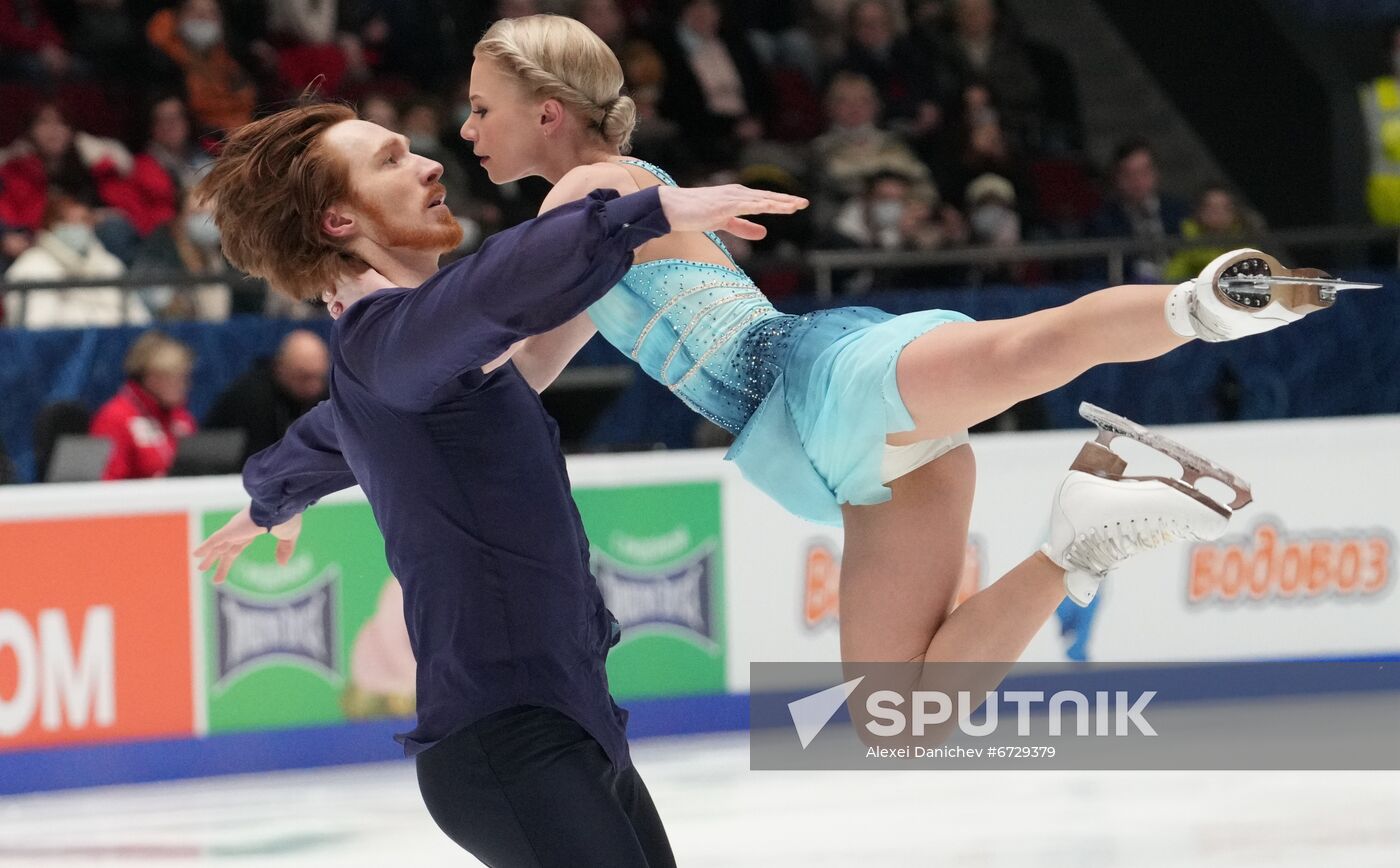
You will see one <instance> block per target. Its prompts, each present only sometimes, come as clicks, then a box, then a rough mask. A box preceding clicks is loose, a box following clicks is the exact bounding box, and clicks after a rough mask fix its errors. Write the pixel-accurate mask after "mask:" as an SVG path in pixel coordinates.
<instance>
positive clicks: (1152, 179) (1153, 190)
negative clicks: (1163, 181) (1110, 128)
mask: <svg viewBox="0 0 1400 868" xmlns="http://www.w3.org/2000/svg"><path fill="white" fill-rule="evenodd" d="M1115 182H1116V186H1117V187H1118V194H1119V195H1120V196H1122V197H1123V200H1124V201H1125V202H1128V203H1129V204H1132V205H1140V204H1142V203H1143V202H1146V201H1147V200H1148V199H1150V198H1152V197H1153V196H1155V195H1157V165H1156V163H1154V162H1153V160H1152V154H1150V153H1149V152H1147V151H1145V150H1140V151H1134V152H1133V153H1131V154H1129V155H1128V156H1126V157H1124V158H1123V162H1121V163H1119V164H1118V173H1117V176H1116V178H1115Z"/></svg>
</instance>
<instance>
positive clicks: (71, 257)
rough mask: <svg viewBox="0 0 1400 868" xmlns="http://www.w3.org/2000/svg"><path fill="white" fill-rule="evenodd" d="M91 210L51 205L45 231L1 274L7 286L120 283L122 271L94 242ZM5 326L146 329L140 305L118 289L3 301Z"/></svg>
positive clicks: (59, 201)
mask: <svg viewBox="0 0 1400 868" xmlns="http://www.w3.org/2000/svg"><path fill="white" fill-rule="evenodd" d="M96 223H97V218H96V217H95V216H94V215H93V212H92V209H91V208H89V207H88V206H87V205H85V204H83V203H82V202H79V201H78V200H77V199H74V198H72V197H71V196H65V195H56V196H52V197H50V199H49V202H48V205H47V207H46V208H45V212H44V228H43V229H42V230H41V231H40V232H39V234H38V235H36V236H35V238H34V244H33V245H32V246H30V247H29V249H27V250H25V251H24V252H23V253H21V254H20V255H19V257H18V258H17V259H16V260H15V262H14V264H13V265H11V266H10V267H9V269H8V270H6V272H5V280H6V281H8V282H10V283H25V282H30V283H33V282H38V281H56V280H91V279H93V278H114V277H121V276H122V275H123V274H124V273H125V272H126V266H124V265H122V263H121V260H119V259H117V258H116V257H115V256H113V255H112V254H111V253H109V252H107V249H106V248H104V247H103V246H102V242H101V241H99V240H98V239H97V233H96V232H95V231H94V229H93V227H94V226H95V225H96ZM5 308H6V316H5V321H6V322H8V323H10V324H11V325H20V326H23V327H25V328H31V329H42V328H85V327H87V326H115V325H121V324H122V323H146V322H149V321H150V316H149V315H148V314H147V313H146V309H145V307H144V306H143V305H142V304H141V302H140V300H139V299H137V298H136V297H135V296H134V295H132V294H129V293H127V294H124V293H123V292H122V291H121V290H120V289H117V288H116V287H98V288H77V289H35V290H29V291H27V292H25V293H21V292H19V291H18V290H12V291H11V292H9V293H7V294H6V296H5Z"/></svg>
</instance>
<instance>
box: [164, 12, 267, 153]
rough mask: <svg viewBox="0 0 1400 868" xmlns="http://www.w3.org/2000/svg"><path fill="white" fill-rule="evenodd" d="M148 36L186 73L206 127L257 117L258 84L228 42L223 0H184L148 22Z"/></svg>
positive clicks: (192, 105) (199, 118)
mask: <svg viewBox="0 0 1400 868" xmlns="http://www.w3.org/2000/svg"><path fill="white" fill-rule="evenodd" d="M146 39H147V40H148V41H149V42H150V44H151V46H152V47H153V48H154V49H156V51H157V52H158V53H159V54H160V55H161V56H162V57H163V58H164V59H165V60H166V61H167V62H168V63H170V64H172V65H173V66H174V67H175V69H176V70H178V72H179V74H180V75H181V76H182V77H183V80H184V84H185V92H186V94H187V96H188V98H189V106H190V111H191V112H192V113H193V114H194V117H195V120H196V121H197V122H198V123H199V125H200V126H201V127H202V128H203V129H205V130H232V129H234V128H235V127H240V126H242V125H243V124H246V123H248V122H249V121H251V120H252V119H253V106H254V105H255V104H256V102H257V89H256V87H254V85H253V82H252V79H251V78H249V76H248V73H247V72H246V71H245V70H244V69H243V67H242V66H241V65H239V63H238V61H237V60H235V59H234V57H233V55H232V54H231V53H230V52H229V50H228V47H227V46H226V45H225V42H224V16H223V10H222V9H221V8H220V6H219V3H218V0H183V2H181V3H180V5H179V6H178V7H176V8H174V9H163V10H161V11H160V12H157V13H156V14H155V15H154V16H152V17H151V20H150V21H149V22H148V23H147V24H146Z"/></svg>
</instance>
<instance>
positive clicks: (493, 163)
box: [462, 57, 544, 184]
mask: <svg viewBox="0 0 1400 868" xmlns="http://www.w3.org/2000/svg"><path fill="white" fill-rule="evenodd" d="M469 93H470V97H471V106H472V113H471V115H470V116H468V118H467V122H466V123H465V124H463V125H462V138H463V139H465V140H467V141H468V142H471V143H472V150H473V152H474V153H475V154H476V158H477V159H478V160H480V161H481V167H482V168H483V169H485V170H486V174H487V176H489V177H490V178H491V183H493V184H505V183H507V182H509V181H516V180H519V179H521V178H525V177H528V176H530V175H532V174H534V170H533V166H534V164H535V162H536V159H535V158H536V155H537V154H538V153H539V151H540V149H541V148H542V147H543V143H544V137H543V136H542V135H541V134H540V132H539V127H540V113H539V111H538V108H539V105H538V104H537V103H536V101H535V100H532V99H529V98H527V96H526V94H525V93H524V92H523V91H522V89H521V86H520V84H519V83H518V82H516V80H515V79H514V78H512V77H511V76H510V75H509V74H507V73H506V72H504V71H503V70H501V69H500V67H499V66H497V64H496V62H495V61H493V60H492V59H491V58H489V57H479V58H477V59H476V62H475V63H473V64H472V79H471V85H470V87H469Z"/></svg>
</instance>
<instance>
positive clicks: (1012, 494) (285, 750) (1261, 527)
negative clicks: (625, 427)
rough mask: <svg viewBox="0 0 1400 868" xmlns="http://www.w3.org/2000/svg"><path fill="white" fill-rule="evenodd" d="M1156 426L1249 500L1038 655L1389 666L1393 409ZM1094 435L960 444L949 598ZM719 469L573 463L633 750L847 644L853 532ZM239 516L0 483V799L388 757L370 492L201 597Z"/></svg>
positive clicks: (1134, 572) (231, 487)
mask: <svg viewBox="0 0 1400 868" xmlns="http://www.w3.org/2000/svg"><path fill="white" fill-rule="evenodd" d="M1165 430H1166V433H1168V434H1169V435H1170V436H1172V437H1174V438H1176V439H1178V440H1180V441H1182V442H1184V443H1186V444H1188V445H1190V446H1192V447H1194V448H1196V449H1198V450H1199V451H1201V452H1203V453H1204V454H1206V455H1209V456H1210V457H1211V458H1213V459H1215V460H1216V461H1218V462H1219V463H1220V464H1222V465H1224V466H1226V467H1229V468H1231V469H1232V470H1234V471H1235V472H1237V473H1238V474H1239V475H1240V476H1242V477H1244V478H1246V479H1248V480H1250V481H1251V483H1252V484H1253V491H1254V496H1255V501H1256V502H1255V503H1254V504H1253V505H1251V506H1250V507H1248V508H1247V509H1245V510H1244V511H1242V512H1241V513H1240V515H1239V516H1238V517H1237V518H1236V519H1235V521H1234V525H1233V527H1232V529H1231V532H1230V534H1229V536H1228V537H1227V538H1225V539H1223V540H1220V541H1218V542H1214V543H1209V544H1199V545H1184V544H1182V545H1174V546H1171V547H1169V548H1167V549H1165V550H1162V551H1159V552H1156V553H1153V554H1150V555H1147V556H1144V557H1140V558H1138V559H1136V560H1135V561H1133V562H1131V563H1130V564H1129V565H1128V566H1126V567H1124V568H1123V569H1122V570H1120V571H1119V573H1118V574H1117V575H1116V576H1115V577H1114V579H1113V580H1112V581H1111V582H1110V583H1108V584H1107V585H1106V586H1105V589H1104V591H1103V593H1102V595H1101V596H1100V599H1099V601H1098V604H1097V605H1096V606H1095V607H1094V608H1092V609H1089V610H1079V609H1076V608H1064V609H1062V612H1061V613H1060V614H1058V615H1057V616H1056V617H1054V618H1052V619H1051V620H1050V622H1049V623H1047V625H1046V626H1045V628H1044V629H1043V630H1041V632H1040V633H1039V634H1038V635H1037V636H1036V638H1035V640H1034V641H1033V642H1032V644H1031V646H1030V648H1029V649H1028V651H1027V653H1026V655H1025V658H1024V659H1025V660H1026V661H1030V662H1057V661H1064V660H1065V659H1066V657H1067V655H1069V656H1072V657H1074V658H1075V659H1083V658H1087V659H1091V660H1097V661H1134V662H1144V663H1155V664H1172V665H1180V666H1184V667H1188V668H1189V667H1190V666H1191V665H1193V664H1203V663H1208V662H1213V661H1251V660H1280V659H1283V660H1299V659H1336V658H1387V657H1393V656H1395V655H1397V654H1400V595H1397V592H1396V590H1395V584H1396V582H1397V578H1396V575H1395V545H1396V537H1397V534H1400V498H1397V497H1396V495H1395V492H1397V491H1400V462H1397V461H1396V460H1395V458H1394V450H1395V447H1396V444H1400V416H1387V417H1364V418H1350V419H1314V420H1301V421H1288V422H1268V423H1237V424H1232V425H1228V426H1227V425H1215V426H1190V427H1180V428H1172V429H1165ZM1087 433H1088V429H1087V428H1086V429H1085V431H1082V432H1049V433H1043V434H1014V435H1013V434H1001V435H985V436H980V437H977V438H975V439H974V448H975V451H976V453H977V459H978V474H979V480H978V490H977V498H976V503H975V505H974V510H973V516H972V532H971V534H970V538H969V541H968V546H967V550H966V553H965V558H966V570H965V575H964V583H963V587H962V588H961V589H960V594H961V595H964V596H965V595H966V594H969V593H972V592H974V591H975V590H976V588H978V587H985V586H986V585H987V584H988V583H990V582H991V581H993V580H994V579H995V578H996V577H997V576H999V575H1001V574H1002V573H1004V572H1005V571H1006V570H1008V569H1010V568H1011V567H1012V566H1014V565H1015V564H1016V563H1017V562H1018V561H1020V560H1021V559H1022V558H1024V557H1026V556H1028V555H1029V554H1030V553H1031V552H1033V551H1034V550H1035V548H1036V547H1037V546H1038V545H1039V544H1040V543H1041V542H1042V541H1043V537H1044V534H1045V531H1046V527H1047V523H1048V515H1049V513H1048V509H1049V504H1050V499H1051V494H1052V492H1053V490H1054V487H1055V485H1056V484H1057V483H1058V481H1059V479H1060V478H1061V476H1062V475H1063V471H1064V469H1065V468H1066V467H1067V466H1068V464H1069V462H1070V461H1071V460H1072V459H1073V457H1074V455H1075V453H1076V451H1077V450H1078V448H1079V446H1080V444H1081V443H1082V442H1083V441H1084V440H1085V437H1086V434H1087ZM1121 442H1122V441H1120V443H1121ZM1121 450H1122V451H1123V452H1124V454H1125V455H1127V456H1129V458H1130V460H1135V464H1134V468H1135V470H1139V471H1140V472H1146V473H1155V472H1163V473H1171V472H1173V471H1174V466H1173V465H1172V464H1171V462H1169V461H1167V460H1166V459H1164V458H1162V457H1161V456H1160V455H1157V454H1156V453H1152V452H1149V451H1148V450H1146V449H1144V448H1142V447H1140V446H1138V445H1137V444H1133V443H1126V444H1124V445H1123V446H1122V447H1121ZM722 454H723V453H722V452H719V451H701V452H684V453H676V452H667V453H646V454H633V455H616V456H585V457H576V458H573V459H571V460H570V462H569V467H570V474H571V476H572V478H573V481H574V486H575V493H576V499H577V500H578V503H579V506H580V512H581V514H582V515H583V517H584V522H585V525H586V527H587V529H588V532H589V537H590V539H591V541H592V543H593V547H594V561H593V568H594V572H595V574H597V575H598V577H599V580H600V583H601V584H602V587H603V590H604V594H605V598H606V599H607V601H608V604H609V606H610V608H612V609H613V611H614V612H615V613H616V614H617V616H618V618H619V620H620V621H621V622H622V624H623V627H624V633H623V639H622V641H621V642H620V643H619V645H618V646H617V647H615V648H614V649H613V650H612V653H611V656H610V658H609V673H610V677H611V680H612V686H613V691H614V693H615V695H616V696H617V698H618V700H619V702H620V704H622V705H624V706H625V707H627V708H628V709H629V710H630V712H631V720H630V722H629V731H630V732H631V734H632V735H633V736H634V737H645V736H652V735H667V734H680V733H690V732H698V731H709V730H723V729H742V728H744V727H745V726H746V725H747V708H748V703H747V692H748V687H749V668H748V667H749V664H750V662H751V661H802V660H813V661H823V660H832V659H835V658H836V656H837V653H838V645H837V617H838V614H839V613H838V607H837V589H838V587H839V567H838V564H839V559H840V548H841V534H840V531H839V530H838V529H833V528H825V527H818V526H815V525H810V524H806V523H804V522H802V521H799V520H797V519H794V518H792V517H791V516H789V515H787V514H786V513H783V512H782V511H781V510H780V509H779V508H778V507H776V506H775V505H773V504H772V503H771V502H769V501H768V500H767V499H766V498H765V497H764V496H763V495H762V494H761V493H759V492H758V491H757V490H755V489H754V488H752V487H751V486H750V485H748V484H747V483H746V482H745V481H744V480H743V479H742V478H741V477H740V475H739V474H738V472H737V470H736V468H735V467H734V466H733V465H732V464H729V463H727V462H724V461H722V460H721V459H722ZM1144 468H1145V470H1144ZM243 502H244V495H243V492H242V490H241V488H240V485H239V482H238V480H237V479H235V478H214V479H193V480H181V479H172V480H153V481H142V482H129V483H108V484H98V485H47V486H25V487H14V488H10V489H5V490H0V793H14V792H25V791H32V790H43V789H54V788H61V787H71V786H91V785H98V784H109V783H122V782H129V781H136V780H151V779H160V778H171V777H184V776H194V775H204V774H217V773H224V772H233V771H253V770H263V769H273V768H288V767H300V766H309V765H321V764H330V763H339V762H357V761H368V760H376V759H389V758H393V757H395V756H398V755H400V754H399V752H398V748H397V745H395V744H394V742H393V741H392V740H391V738H390V735H391V734H392V733H393V732H395V731H403V730H406V729H408V728H410V726H411V724H410V723H409V722H408V720H407V719H406V717H407V715H410V714H411V709H412V695H411V694H412V676H413V668H412V659H411V655H409V654H408V653H407V647H406V633H405V631H404V629H403V624H402V617H401V614H400V613H401V609H400V608H399V604H400V598H399V597H398V594H397V587H396V583H395V582H393V581H392V580H391V574H390V571H389V569H388V566H387V564H386V563H385V558H384V553H383V543H382V539H381V538H380V537H379V534H378V531H377V529H376V527H375V524H374V521H373V516H372V514H371V513H370V510H369V508H368V505H367V504H366V503H365V501H364V498H363V496H362V495H361V494H360V493H359V491H358V490H353V491H348V492H343V493H341V494H338V495H335V496H333V497H330V498H328V499H327V500H326V501H324V502H323V503H321V504H318V505H317V506H316V507H314V508H313V509H311V510H310V511H309V512H308V514H307V518H306V529H305V532H304V534H303V537H302V540H301V543H300V545H299V548H298V551H297V554H296V556H295V558H294V559H293V561H292V562H291V563H290V564H289V565H288V566H286V567H278V566H277V565H275V563H274V562H273V560H272V545H271V541H270V540H260V541H259V543H258V544H257V545H255V546H254V547H252V548H250V550H249V552H248V553H247V554H246V555H245V557H244V558H243V559H242V560H241V561H240V562H239V564H238V565H237V566H236V568H235V570H234V572H233V574H232V576H231V577H230V580H229V581H228V582H227V583H226V584H224V585H221V586H215V585H213V583H212V582H211V581H210V579H209V578H208V576H207V575H205V574H201V573H200V572H199V571H198V570H197V569H196V564H195V563H194V561H193V560H192V559H191V558H190V556H189V552H190V550H191V548H192V547H193V546H194V545H195V544H196V543H197V542H198V541H199V540H200V539H201V538H202V537H203V536H204V535H205V534H207V533H208V532H209V531H211V530H213V529H215V528H217V527H218V526H220V525H221V524H222V523H223V522H224V521H225V520H226V519H227V517H228V515H229V514H230V513H231V511H233V510H235V509H237V508H239V507H241V505H242V504H243Z"/></svg>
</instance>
